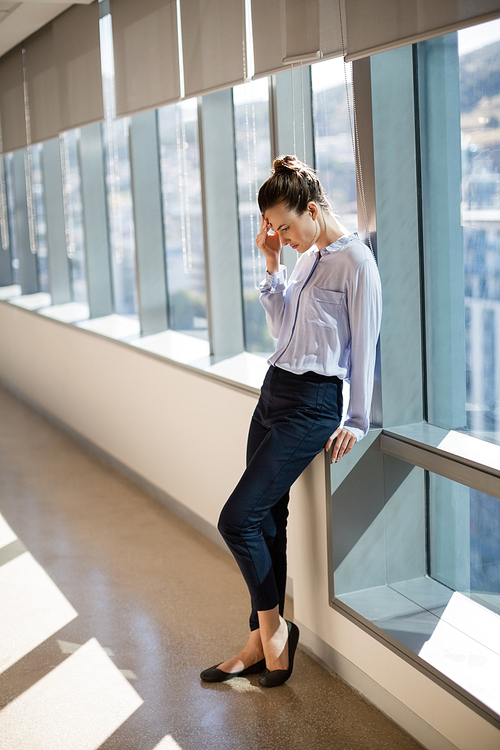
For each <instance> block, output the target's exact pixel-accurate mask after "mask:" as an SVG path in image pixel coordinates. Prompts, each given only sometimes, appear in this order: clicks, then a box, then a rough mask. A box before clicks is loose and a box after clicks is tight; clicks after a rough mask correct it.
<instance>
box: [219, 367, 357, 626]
mask: <svg viewBox="0 0 500 750" xmlns="http://www.w3.org/2000/svg"><path fill="white" fill-rule="evenodd" d="M341 418H342V381H341V380H340V379H339V378H337V377H327V376H323V375H318V374H317V373H314V372H306V373H305V374H303V375H296V374H295V373H291V372H288V371H287V370H282V369H280V368H279V367H275V366H271V367H270V369H269V370H268V372H267V374H266V377H265V380H264V384H263V386H262V390H261V395H260V398H259V402H258V404H257V406H256V409H255V412H254V414H253V417H252V421H251V424H250V430H249V434H248V444H247V467H246V469H245V472H244V473H243V476H242V477H241V479H240V481H239V482H238V484H237V486H236V487H235V489H234V491H233V493H232V494H231V496H230V497H229V499H228V501H227V502H226V504H225V505H224V507H223V509H222V511H221V514H220V518H219V524H218V529H219V531H220V533H221V534H222V536H223V538H224V540H225V542H226V544H227V546H228V547H229V549H230V550H231V552H232V553H233V555H234V557H235V559H236V562H237V563H238V565H239V568H240V570H241V572H242V574H243V577H244V579H245V581H246V584H247V586H248V590H249V592H250V598H251V605H252V612H251V615H250V629H251V630H255V629H257V628H258V627H259V621H258V615H257V612H259V611H262V610H269V609H274V607H276V605H279V611H280V614H281V615H282V614H283V607H284V603H285V587H286V572H287V568H286V543H287V532H286V529H287V519H288V502H289V490H290V487H291V486H292V484H293V483H294V482H295V480H296V479H297V478H298V477H299V476H300V474H301V473H302V472H303V471H304V469H305V468H306V466H308V465H309V463H310V462H311V461H312V459H313V458H314V457H315V456H316V455H317V454H318V453H320V452H321V451H322V450H323V448H324V446H325V444H326V442H327V440H328V438H329V437H330V436H331V435H332V433H333V432H335V430H336V429H337V427H338V426H339V424H340V421H341Z"/></svg>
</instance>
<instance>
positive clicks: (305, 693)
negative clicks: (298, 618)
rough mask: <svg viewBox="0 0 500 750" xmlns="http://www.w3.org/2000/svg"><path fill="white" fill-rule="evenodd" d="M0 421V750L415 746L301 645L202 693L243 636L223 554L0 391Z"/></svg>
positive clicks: (233, 578) (241, 598) (232, 577)
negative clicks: (278, 679)
mask: <svg viewBox="0 0 500 750" xmlns="http://www.w3.org/2000/svg"><path fill="white" fill-rule="evenodd" d="M0 425H1V426H0V514H1V515H0V750H97V748H102V750H125V749H127V750H179V749H181V750H205V749H207V750H226V749H227V750H268V748H269V750H270V749H271V748H273V750H326V749H327V748H328V750H330V749H331V750H344V748H345V749H346V750H382V749H383V750H392V749H393V748H394V750H396V749H397V750H411V749H413V748H415V749H416V748H419V747H420V745H418V744H417V743H416V742H415V741H414V740H412V739H411V738H410V737H408V736H407V735H406V734H404V732H402V731H401V729H399V728H398V727H396V726H395V725H394V724H392V723H391V722H390V721H388V720H387V719H386V718H385V717H383V716H382V715H381V714H380V713H378V712H377V711H376V710H375V709H373V708H372V707H371V706H370V705H368V704H367V703H366V702H365V701H363V700H362V699H361V698H360V697H359V696H358V695H356V694H355V693H354V692H353V691H352V690H351V689H350V688H349V687H347V686H346V685H345V684H344V683H342V682H341V681H340V680H339V679H338V678H337V677H335V675H332V674H330V673H328V672H327V671H325V670H324V669H323V668H322V667H320V666H319V665H318V664H316V663H315V662H314V661H313V660H312V659H311V658H310V657H309V656H307V655H306V654H305V653H304V652H302V651H301V650H300V647H299V650H298V652H297V657H296V662H295V670H294V674H293V675H292V677H291V679H290V680H289V682H288V683H286V684H285V685H284V686H282V687H279V688H275V689H267V690H266V689H263V688H260V687H259V685H258V682H257V678H256V677H254V676H252V677H249V678H248V679H245V678H237V679H234V680H231V681H230V682H227V683H223V684H219V685H208V684H204V683H202V682H201V681H200V679H199V672H200V670H201V669H202V668H204V667H208V666H210V665H211V664H214V663H216V662H218V661H221V660H222V659H223V658H225V657H226V656H228V655H229V654H231V653H233V652H235V651H236V650H237V649H238V650H239V647H240V645H241V644H242V643H243V642H244V640H245V638H246V621H247V615H248V611H247V610H248V597H247V594H246V591H245V588H244V585H243V583H242V581H241V579H240V575H239V572H238V570H237V568H236V566H235V564H234V562H233V560H232V558H231V557H230V556H229V555H228V554H227V553H225V552H224V551H223V550H221V549H220V548H219V547H217V546H216V545H215V544H213V543H212V542H210V541H208V540H207V539H205V538H204V537H203V536H201V535H200V534H199V533H197V532H196V531H193V529H191V528H190V527H189V526H187V525H186V524H185V523H184V522H182V521H181V520H179V519H178V518H177V517H176V516H175V515H173V514H171V513H170V512H169V511H168V510H166V509H165V508H164V507H163V506H162V505H160V504H159V503H157V502H156V501H155V500H152V499H151V498H149V497H148V496H147V495H145V494H144V493H142V492H141V491H140V490H139V489H137V487H135V486H134V485H133V484H132V483H130V482H129V481H128V480H126V479H124V478H123V477H121V476H120V475H118V474H116V473H115V472H114V471H113V470H112V469H110V468H109V467H107V466H106V465H104V464H103V463H101V462H100V461H99V460H97V459H96V458H95V457H94V456H92V455H90V454H89V453H87V452H86V451H85V450H84V449H83V448H82V447H81V446H80V445H79V444H78V443H76V442H75V441H74V440H73V439H72V438H70V437H69V436H67V435H66V434H65V433H63V432H61V431H60V430H59V429H57V428H56V427H54V426H53V425H52V424H50V423H49V422H47V421H46V420H45V419H44V418H42V417H41V416H39V415H38V414H37V413H35V412H33V411H32V410H31V409H30V408H29V407H27V406H26V405H24V404H23V403H21V402H19V401H18V400H17V399H15V398H14V397H12V396H11V395H10V394H8V393H6V392H5V391H3V390H1V389H0ZM222 500H223V498H221V501H222ZM290 612H291V608H290V610H289V614H290Z"/></svg>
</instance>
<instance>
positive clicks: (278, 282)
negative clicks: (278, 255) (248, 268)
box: [260, 264, 286, 292]
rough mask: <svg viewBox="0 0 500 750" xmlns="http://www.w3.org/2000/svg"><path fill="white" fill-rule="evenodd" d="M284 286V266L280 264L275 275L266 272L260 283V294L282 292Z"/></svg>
mask: <svg viewBox="0 0 500 750" xmlns="http://www.w3.org/2000/svg"><path fill="white" fill-rule="evenodd" d="M285 285H286V266H283V265H281V264H280V267H279V269H278V271H276V273H269V272H268V271H267V270H266V278H265V279H264V280H263V281H262V282H261V285H260V291H261V292H282V291H283V289H284V288H285Z"/></svg>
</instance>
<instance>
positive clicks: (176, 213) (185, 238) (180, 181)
mask: <svg viewBox="0 0 500 750" xmlns="http://www.w3.org/2000/svg"><path fill="white" fill-rule="evenodd" d="M158 132H159V138H160V170H161V182H162V199H163V221H164V233H165V253H166V267H167V287H168V305H169V320H170V328H172V329H173V330H175V331H182V332H183V333H187V334H191V335H194V336H198V337H200V338H208V324H207V303H206V284H205V259H204V242H203V216H202V201H201V179H200V152H199V145H198V103H197V100H196V99H188V100H186V101H184V102H181V103H179V104H172V105H169V106H166V107H162V108H160V109H159V110H158Z"/></svg>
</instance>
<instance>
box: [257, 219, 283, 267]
mask: <svg viewBox="0 0 500 750" xmlns="http://www.w3.org/2000/svg"><path fill="white" fill-rule="evenodd" d="M269 229H270V227H269V224H268V223H267V221H266V219H265V218H264V216H261V218H260V232H259V233H258V235H257V237H256V238H255V243H256V245H257V247H258V248H259V250H260V251H261V253H263V254H264V255H265V256H266V257H267V258H275V256H276V255H279V253H280V251H281V242H280V238H279V235H278V233H277V232H274V234H269Z"/></svg>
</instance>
